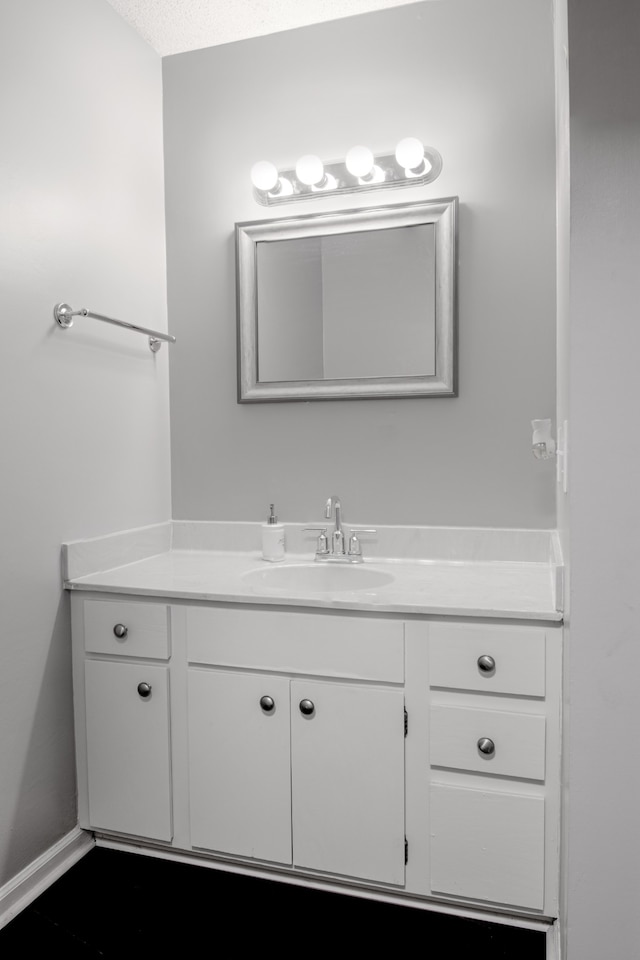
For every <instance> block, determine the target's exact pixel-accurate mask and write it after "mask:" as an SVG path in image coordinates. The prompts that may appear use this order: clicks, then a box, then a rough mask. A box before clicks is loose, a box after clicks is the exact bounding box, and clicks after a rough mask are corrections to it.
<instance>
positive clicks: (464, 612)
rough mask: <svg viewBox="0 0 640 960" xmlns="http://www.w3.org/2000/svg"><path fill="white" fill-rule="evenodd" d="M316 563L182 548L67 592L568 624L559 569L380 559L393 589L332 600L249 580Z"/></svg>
mask: <svg viewBox="0 0 640 960" xmlns="http://www.w3.org/2000/svg"><path fill="white" fill-rule="evenodd" d="M310 562H312V558H311V557H310V556H309V555H308V554H305V555H297V556H296V555H287V558H286V559H285V560H284V561H282V562H280V563H277V564H272V563H269V562H267V561H264V560H262V558H261V555H260V553H259V552H257V551H244V552H235V553H234V552H232V551H229V550H202V549H175V548H174V549H166V550H164V551H163V552H161V553H157V554H155V555H153V556H148V557H145V558H142V559H138V560H134V561H133V562H129V563H126V564H124V565H122V566H113V567H111V569H106V570H102V571H100V572H93V573H89V574H86V575H84V576H67V577H66V579H65V587H66V588H68V589H70V590H88V591H98V592H104V593H117V594H131V595H135V596H148V597H166V598H168V599H181V600H182V599H184V600H195V601H212V602H214V601H215V602H224V603H251V604H269V605H278V606H296V607H324V608H330V609H338V610H361V611H373V612H378V613H402V614H431V615H439V616H456V617H460V616H462V617H492V618H509V619H525V620H546V621H560V620H562V613H561V612H560V611H559V610H557V609H556V606H559V604H557V603H556V594H557V588H556V583H557V567H556V566H555V565H554V564H552V563H544V562H529V561H527V562H521V561H515V560H490V561H484V560H483V561H478V560H450V559H447V560H443V559H434V560H430V559H416V558H413V559H401V560H396V559H393V560H388V559H382V558H375V559H372V560H365V562H364V564H363V566H364V567H365V568H367V569H370V570H379V571H383V572H385V573H388V574H391V575H392V576H393V580H392V582H391V583H387V584H385V585H383V586H380V587H376V588H372V589H358V590H348V591H347V590H340V591H339V592H332V593H326V594H325V593H321V592H316V591H309V590H308V589H306V588H303V587H299V588H296V589H291V588H287V589H283V588H280V587H271V586H268V587H267V586H264V585H260V584H258V585H256V584H255V581H254V582H253V583H251V582H250V581H249V580H247V579H246V578H245V575H246V574H248V573H249V572H250V571H255V570H260V569H267V568H270V567H276V566H277V567H283V566H285V565H291V564H296V563H298V564H300V563H304V564H309V563H310ZM258 579H259V578H258Z"/></svg>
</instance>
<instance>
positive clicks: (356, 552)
mask: <svg viewBox="0 0 640 960" xmlns="http://www.w3.org/2000/svg"><path fill="white" fill-rule="evenodd" d="M377 532H378V531H377V530H373V529H371V528H365V527H363V528H362V529H360V530H352V531H351V536H350V537H349V556H350V557H361V556H362V544H361V543H360V541H359V540H358V534H361V533H364V534H367V533H377Z"/></svg>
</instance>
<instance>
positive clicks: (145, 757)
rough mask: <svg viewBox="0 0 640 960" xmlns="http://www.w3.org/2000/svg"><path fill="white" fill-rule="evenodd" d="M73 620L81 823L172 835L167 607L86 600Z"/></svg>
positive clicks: (162, 837)
mask: <svg viewBox="0 0 640 960" xmlns="http://www.w3.org/2000/svg"><path fill="white" fill-rule="evenodd" d="M74 621H75V623H74V634H75V633H76V632H78V633H79V634H80V637H81V638H82V640H83V644H82V647H83V653H82V656H81V658H80V659H78V651H77V650H76V657H75V658H74V670H75V675H76V684H75V688H76V720H79V719H80V722H81V723H82V724H83V727H84V732H85V735H86V740H85V738H84V737H81V741H82V740H84V743H85V749H83V750H82V752H81V754H80V755H79V763H78V772H79V779H80V780H81V784H80V789H79V794H80V805H81V810H80V817H81V821H83V820H84V821H86V822H82V823H81V825H82V826H90V827H91V828H94V829H96V830H107V831H116V832H119V833H126V834H132V835H136V836H141V837H148V838H149V839H153V840H161V841H170V840H171V838H172V822H171V776H170V751H169V668H168V665H167V664H166V663H159V662H158V661H162V660H168V655H169V634H168V608H167V607H166V605H162V604H145V603H126V602H124V603H123V602H117V601H110V600H86V601H84V603H83V604H82V605H81V606H80V607H79V608H78V609H76V611H75V615H74ZM76 628H77V629H76ZM81 691H83V695H82V696H81V699H79V697H80V695H81V694H80V692H81ZM83 787H84V789H83Z"/></svg>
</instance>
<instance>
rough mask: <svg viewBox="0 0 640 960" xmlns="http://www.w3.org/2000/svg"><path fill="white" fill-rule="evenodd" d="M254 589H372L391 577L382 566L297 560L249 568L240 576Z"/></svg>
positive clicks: (309, 590) (391, 578)
mask: <svg viewBox="0 0 640 960" xmlns="http://www.w3.org/2000/svg"><path fill="white" fill-rule="evenodd" d="M242 579H243V580H244V581H245V583H248V584H250V585H251V586H252V587H256V588H257V589H267V590H271V589H275V590H291V591H294V592H300V591H302V592H303V593H336V592H340V591H351V590H372V589H375V588H376V587H384V586H385V585H386V584H389V583H392V582H393V580H394V579H395V578H394V577H393V576H392V575H391V574H390V573H385V572H384V571H383V570H371V569H370V568H368V567H365V566H362V567H361V566H355V565H351V564H344V565H342V564H337V563H336V564H333V563H331V564H330V563H326V564H323V563H298V564H287V565H286V566H278V567H271V566H270V567H265V568H264V569H260V570H249V571H248V573H245V574H244V575H243V578H242Z"/></svg>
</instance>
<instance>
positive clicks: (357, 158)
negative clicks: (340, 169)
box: [345, 146, 374, 177]
mask: <svg viewBox="0 0 640 960" xmlns="http://www.w3.org/2000/svg"><path fill="white" fill-rule="evenodd" d="M345 166H346V168H347V170H348V171H349V173H350V174H351V175H352V176H353V177H368V176H371V172H372V170H373V167H374V156H373V153H372V152H371V150H369V147H362V146H360V147H351V150H349V152H348V154H347V156H346V158H345Z"/></svg>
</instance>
